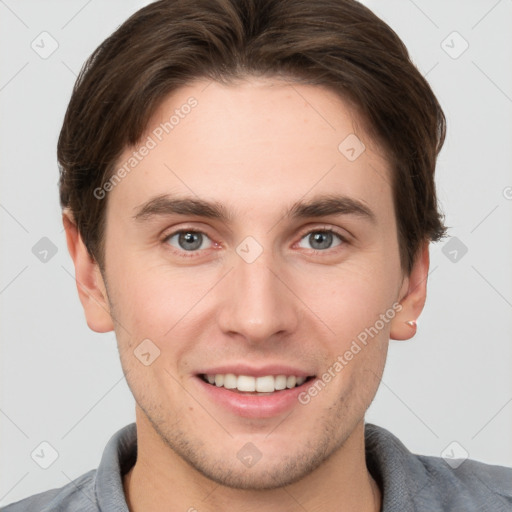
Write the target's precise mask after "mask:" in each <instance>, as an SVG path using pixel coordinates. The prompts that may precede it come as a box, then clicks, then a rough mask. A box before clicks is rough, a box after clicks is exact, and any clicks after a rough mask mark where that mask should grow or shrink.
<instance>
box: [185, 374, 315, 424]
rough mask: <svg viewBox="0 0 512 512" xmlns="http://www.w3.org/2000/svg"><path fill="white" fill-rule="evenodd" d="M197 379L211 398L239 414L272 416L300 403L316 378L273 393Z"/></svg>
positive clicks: (261, 416)
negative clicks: (240, 389) (243, 391)
mask: <svg viewBox="0 0 512 512" xmlns="http://www.w3.org/2000/svg"><path fill="white" fill-rule="evenodd" d="M195 380H196V381H197V382H198V384H199V386H200V387H201V388H202V389H203V390H204V392H205V393H206V394H207V396H208V397H209V399H210V400H212V401H214V402H216V403H218V404H220V405H221V406H222V407H224V408H226V409H228V410H229V411H230V412H232V413H234V414H236V415H237V416H243V417H245V418H271V417H273V416H277V415H278V414H281V413H283V412H286V411H288V410H290V409H292V408H293V407H294V406H295V407H296V406H297V405H300V403H299V400H298V396H299V394H300V393H301V392H303V391H304V390H305V389H306V388H308V387H309V386H310V385H311V384H312V383H313V380H314V379H310V380H309V381H307V382H304V383H303V384H301V385H300V386H297V387H295V388H292V389H283V390H282V391H275V392H274V393H272V394H271V395H248V394H241V393H237V392H234V391H230V390H229V389H226V388H224V387H217V386H214V385H212V384H208V383H207V382H205V381H204V380H203V379H202V378H201V377H196V378H195Z"/></svg>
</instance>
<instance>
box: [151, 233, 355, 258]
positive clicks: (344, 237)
mask: <svg viewBox="0 0 512 512" xmlns="http://www.w3.org/2000/svg"><path fill="white" fill-rule="evenodd" d="M186 232H193V233H199V234H201V235H203V236H206V237H207V238H209V239H210V241H211V242H212V245H213V248H218V247H222V244H221V243H219V242H216V241H214V239H213V238H212V237H211V236H210V235H209V234H208V233H207V232H206V230H203V229H201V228H196V227H192V226H184V227H180V228H177V229H172V230H171V231H167V230H166V231H164V233H163V234H162V237H161V240H162V243H166V242H167V241H168V240H169V238H172V237H173V236H175V235H177V234H179V233H186ZM316 232H327V233H333V234H334V235H336V236H338V237H339V238H340V240H341V241H342V244H340V245H345V244H348V243H350V242H349V237H348V236H347V235H345V234H343V233H342V232H341V231H340V230H339V229H337V228H335V227H333V226H331V225H317V226H307V227H305V228H303V229H302V230H301V231H300V234H299V235H298V238H299V239H298V241H297V242H296V243H295V244H294V245H296V244H297V243H299V242H300V241H301V240H302V239H303V238H305V237H306V236H307V235H310V234H312V233H316ZM167 246H168V247H169V248H170V250H171V251H172V252H174V253H177V254H180V255H182V256H183V255H186V256H185V257H188V258H191V257H198V256H199V254H200V253H202V252H204V251H206V250H208V249H200V250H196V251H185V250H180V249H177V248H175V247H172V246H171V245H170V244H167ZM335 247H338V246H335ZM211 248H212V247H210V249H211ZM310 250H311V251H314V252H316V253H324V252H325V253H327V252H329V250H330V249H326V250H319V249H310Z"/></svg>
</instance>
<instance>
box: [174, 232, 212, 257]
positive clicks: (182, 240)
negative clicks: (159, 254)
mask: <svg viewBox="0 0 512 512" xmlns="http://www.w3.org/2000/svg"><path fill="white" fill-rule="evenodd" d="M164 241H165V242H166V243H168V244H169V245H171V246H172V247H174V248H175V249H178V250H183V251H187V252H190V251H197V250H199V249H209V248H210V247H211V245H212V244H211V240H210V239H209V238H208V236H207V235H206V234H205V233H202V232H201V231H193V230H191V229H185V230H181V231H176V232H175V233H172V234H170V235H169V236H167V237H166V238H165V240H164Z"/></svg>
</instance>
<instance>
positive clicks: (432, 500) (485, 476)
mask: <svg viewBox="0 0 512 512" xmlns="http://www.w3.org/2000/svg"><path fill="white" fill-rule="evenodd" d="M365 442H366V450H367V453H366V457H367V465H368V469H369V470H370V472H371V473H372V475H374V478H377V479H378V480H379V482H380V485H381V488H382V489H383V499H384V503H385V505H387V506H388V508H386V507H384V509H383V510H394V509H396V505H397V504H400V508H402V509H406V510H407V509H410V510H422V511H424V512H427V511H428V512H430V511H436V512H438V511H452V510H464V511H465V512H473V511H474V512H476V511H481V510H492V511H493V512H502V511H503V512H505V511H506V512H512V468H507V467H503V466H496V465H490V464H484V463H482V462H477V461H475V460H471V459H466V460H463V459H458V460H454V459H451V460H445V459H444V458H442V457H434V456H428V455H417V454H414V453H412V452H410V451H409V450H408V449H407V448H406V447H405V446H404V445H403V444H402V443H401V441H400V440H399V439H398V438H397V437H395V436H394V435H393V434H391V433H390V432H389V431H387V430H386V429H384V428H382V427H378V426H376V425H372V424H368V423H367V424H366V425H365Z"/></svg>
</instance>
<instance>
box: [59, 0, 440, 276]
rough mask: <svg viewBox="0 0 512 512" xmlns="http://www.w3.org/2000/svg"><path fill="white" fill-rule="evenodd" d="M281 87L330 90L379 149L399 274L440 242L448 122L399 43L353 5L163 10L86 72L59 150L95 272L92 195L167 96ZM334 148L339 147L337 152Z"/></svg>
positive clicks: (319, 2) (263, 2)
mask: <svg viewBox="0 0 512 512" xmlns="http://www.w3.org/2000/svg"><path fill="white" fill-rule="evenodd" d="M251 75H253V76H274V77H280V76H282V77H287V78H291V79H292V80H295V81H299V82H303V83H308V84H313V85H319V86H324V87H327V88H329V89H331V90H334V91H335V92H336V93H337V94H338V95H339V96H340V97H341V98H342V99H344V100H345V101H348V102H349V103H350V104H351V105H353V106H354V107H355V109H356V110H357V112H358V114H359V117H360V119H361V121H362V122H363V123H364V126H365V129H366V131H367V133H368V135H369V136H371V137H372V138H373V139H374V140H375V141H377V142H378V143H379V145H380V146H381V147H382V148H383V149H384V151H385V153H386V156H387V158H388V160H389V162H390V163H391V166H392V169H393V175H392V187H393V200H394V205H395V214H396V219H397V226H398V240H399V246H400V260H401V265H402V269H403V270H404V271H406V272H407V273H409V272H410V270H411V268H412V264H413V261H414V257H415V255H416V253H417V251H418V249H419V248H420V246H421V245H422V242H424V241H426V240H429V241H437V240H440V239H441V238H443V237H444V236H445V233H446V227H445V226H444V225H443V216H442V215H441V214H440V212H439V211H438V204H437V198H436V189H435V182H434V171H435V165H436V159H437V156H438V154H439V151H440V150H441V147H442V145H443V143H444V138H445V132H446V121H445V117H444V114H443V111H442V109H441V107H440V105H439V103H438V101H437V99H436V97H435V95H434V93H433V92H432V90H431V88H430V86H429V85H428V83H427V81H426V80H425V79H424V77H423V76H422V75H421V73H420V72H419V71H418V70H417V69H416V67H415V66H414V65H413V63H412V62H411V60H410V58H409V55H408V52H407V49H406V47H405V45H404V44H403V43H402V41H401V40H400V38H399V37H398V36H397V34H396V33H395V32H394V31H393V30H392V29H391V28H390V27H389V26H388V25H387V24H386V23H384V22H383V21H382V20H381V19H380V18H378V17H377V16H376V15H375V14H373V13H372V12H371V11H370V10H369V9H367V8H366V7H364V6H363V5H362V4H360V3H359V2H357V1H355V0H183V1H180V0H160V1H157V2H154V3H152V4H149V5H148V6H146V7H144V8H142V9H141V10H139V11H138V12H136V13H135V14H133V15H132V16H131V17H130V18H129V19H128V20H127V21H126V22H125V23H123V25H121V26H120V27H119V28H118V29H117V30H116V31H115V32H114V33H113V34H112V35H111V36H110V37H109V38H108V39H106V40H105V41H104V42H103V43H102V44H101V45H100V46H99V47H98V48H97V49H96V50H95V51H94V53H93V54H92V55H91V57H90V58H89V59H88V60H87V62H86V63H85V65H84V67H83V68H82V71H81V72H80V75H79V77H78V79H77V81H76V84H75V87H74V89H73V94H72V97H71V100H70V102H69V106H68V109H67V112H66V115H65V118H64V123H63V126H62V130H61V133H60V137H59V142H58V160H59V164H60V172H61V175H60V200H61V205H62V207H64V208H69V210H70V211H71V213H72V215H73V217H74V219H75V222H76V224H77V227H78V230H79V232H80V234H81V236H82V239H83V241H84V243H85V245H86V247H87V249H88V251H89V254H90V255H91V257H93V258H94V259H95V260H96V261H97V262H98V263H99V264H100V266H102V263H103V256H104V251H103V233H104V224H105V206H106V200H101V199H97V198H96V197H95V195H94V194H93V191H94V190H95V189H97V188H98V187H101V186H102V185H103V184H104V183H105V182H106V181H107V180H108V179H109V178H110V176H111V175H112V174H113V172H114V169H115V165H116V161H117V159H118V157H119V156H120V154H121V152H122V151H123V150H124V149H125V148H126V147H128V146H132V145H135V144H136V143H137V142H139V140H140V138H141V137H142V136H143V134H144V132H145V130H146V128H147V124H148V122H149V119H150V118H151V116H152V114H153V113H154V112H155V110H156V109H157V108H158V106H159V105H160V103H161V102H162V101H163V99H164V98H165V97H166V96H167V95H168V94H169V93H171V92H172V91H174V90H176V89H178V88H180V87H182V86H184V85H187V84H188V83H190V82H192V81H193V80H196V79H211V80H216V81H220V82H226V81H228V82H229V81H231V80H233V79H237V78H243V77H247V76H251ZM340 142H341V141H340Z"/></svg>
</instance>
